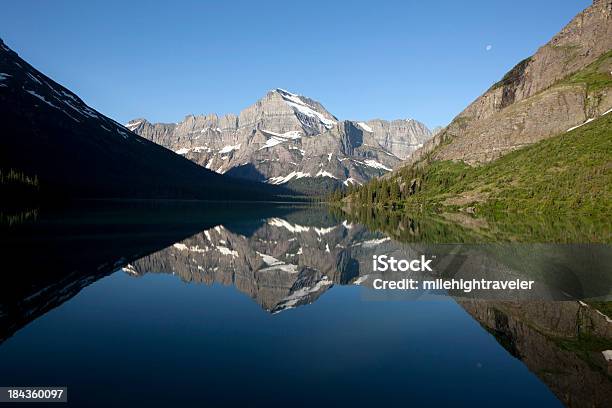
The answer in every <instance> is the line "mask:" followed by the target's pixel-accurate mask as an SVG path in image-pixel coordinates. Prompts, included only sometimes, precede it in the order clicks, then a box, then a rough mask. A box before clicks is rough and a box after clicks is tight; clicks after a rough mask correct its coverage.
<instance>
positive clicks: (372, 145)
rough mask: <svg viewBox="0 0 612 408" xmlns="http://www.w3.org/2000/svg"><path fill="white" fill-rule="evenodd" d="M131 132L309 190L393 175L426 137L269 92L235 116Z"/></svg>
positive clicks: (408, 126) (406, 123)
mask: <svg viewBox="0 0 612 408" xmlns="http://www.w3.org/2000/svg"><path fill="white" fill-rule="evenodd" d="M126 127H127V128H128V129H130V130H132V131H133V132H135V133H137V134H139V135H141V136H143V137H144V138H146V139H149V140H151V141H153V142H155V143H158V144H160V145H162V146H164V147H167V148H169V149H171V150H174V151H175V152H177V153H179V154H181V155H183V156H184V157H186V158H188V159H190V160H192V161H194V162H195V163H198V164H200V165H201V166H204V167H206V168H207V169H211V170H214V171H216V172H218V173H221V174H228V175H231V176H234V177H240V178H246V179H251V180H257V181H267V182H268V183H270V184H283V185H287V186H288V187H291V188H294V189H298V190H302V191H308V190H311V189H312V190H319V191H320V188H321V185H322V184H324V183H327V184H328V185H329V186H330V187H335V186H338V185H341V184H343V185H345V186H348V185H352V184H362V183H364V182H365V181H367V180H370V179H371V178H372V177H375V176H380V175H383V174H385V173H386V172H389V171H391V170H392V169H393V168H394V167H396V166H397V165H399V164H400V162H401V160H402V159H405V158H406V157H408V156H409V155H410V154H411V153H412V152H413V151H414V150H416V149H417V148H418V147H419V146H420V145H422V143H423V142H424V141H425V140H427V139H428V138H429V137H430V136H431V132H430V131H429V129H427V127H426V126H425V125H423V124H422V123H419V122H417V121H415V120H396V121H392V122H387V121H383V120H372V121H367V122H363V121H340V120H338V119H337V118H336V117H335V116H333V115H332V114H331V113H329V112H328V111H327V110H326V109H325V107H324V106H323V105H321V104H320V103H319V102H317V101H315V100H313V99H311V98H308V97H305V96H302V95H297V94H294V93H291V92H289V91H286V90H284V89H274V90H272V91H270V92H268V93H267V94H266V95H265V96H264V97H263V98H262V99H260V100H259V101H257V102H256V103H255V104H253V105H251V106H249V107H248V108H246V109H245V110H243V111H242V112H240V114H239V115H234V114H228V115H224V116H221V117H219V116H217V115H216V114H210V115H201V116H193V115H190V116H187V117H185V119H184V120H183V121H182V122H180V123H176V124H164V123H156V124H153V123H150V122H148V121H147V120H146V119H135V120H132V121H130V122H128V123H127V124H126Z"/></svg>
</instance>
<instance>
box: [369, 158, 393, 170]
mask: <svg viewBox="0 0 612 408" xmlns="http://www.w3.org/2000/svg"><path fill="white" fill-rule="evenodd" d="M363 163H364V164H365V165H366V166H369V167H373V168H375V169H381V170H385V171H391V169H390V168H388V167H387V166H385V165H384V164H381V163H379V162H377V161H376V160H372V159H368V160H364V162H363Z"/></svg>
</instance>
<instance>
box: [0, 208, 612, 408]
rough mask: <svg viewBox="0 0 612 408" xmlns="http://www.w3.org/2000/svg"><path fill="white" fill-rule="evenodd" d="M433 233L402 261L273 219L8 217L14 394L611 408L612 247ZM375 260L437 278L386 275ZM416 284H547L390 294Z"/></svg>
mask: <svg viewBox="0 0 612 408" xmlns="http://www.w3.org/2000/svg"><path fill="white" fill-rule="evenodd" d="M428 225H429V224H428ZM425 229H426V230H427V232H428V233H427V234H425V235H422V233H421V235H419V233H418V232H415V233H414V234H412V235H413V237H414V239H412V240H410V242H408V241H407V240H404V241H403V242H398V241H396V240H394V239H392V238H391V237H390V236H389V235H387V234H385V233H382V232H379V231H376V230H374V229H373V228H371V227H370V229H369V228H366V227H365V226H364V225H363V224H361V223H359V222H357V221H356V220H352V221H349V220H348V219H346V218H343V217H342V216H341V215H338V214H332V213H330V212H329V211H327V210H326V209H323V208H307V207H291V206H283V205H274V206H272V205H267V206H260V205H254V204H249V205H241V206H232V207H229V206H223V205H202V204H195V203H163V202H160V203H131V204H130V205H127V206H126V205H125V204H114V205H113V204H109V203H106V204H104V205H102V204H97V205H93V204H91V203H89V204H87V205H85V204H83V205H80V206H78V207H76V206H75V207H73V208H66V209H61V210H60V209H55V210H33V211H31V212H28V213H23V214H20V215H19V216H12V217H7V216H3V225H2V247H3V253H4V256H3V260H4V267H3V268H2V277H1V280H2V283H1V285H0V287H1V289H0V386H45V385H48V386H67V387H68V400H69V405H73V406H100V407H110V406H124V405H125V406H136V405H146V406H279V405H285V406H331V405H336V406H348V405H350V406H449V405H452V406H470V407H473V406H496V407H506V406H507V407H516V406H537V407H549V406H550V407H557V406H576V407H580V406H595V407H604V406H610V401H612V368H611V367H612V366H611V365H610V362H609V361H606V359H605V355H604V354H603V353H602V351H605V350H612V322H611V321H610V319H609V318H607V317H606V316H605V315H604V314H602V313H600V312H599V311H598V310H597V309H598V308H599V309H601V310H604V309H606V308H607V310H610V306H609V305H610V303H609V301H610V300H611V299H612V297H611V296H610V295H611V293H612V270H611V268H612V248H611V247H610V245H608V244H605V243H604V244H589V243H575V244H573V243H563V244H547V243H511V242H508V243H495V242H476V241H469V240H468V241H469V242H461V241H460V240H457V239H456V238H457V235H456V231H454V230H453V235H452V236H449V235H445V234H447V228H443V227H440V228H437V227H435V226H433V227H431V228H429V227H428V228H425ZM415 231H416V230H415ZM434 232H435V233H434ZM425 236H426V238H427V239H424V238H423V237H425ZM451 238H452V239H451ZM459 242H461V243H459ZM374 255H378V256H380V255H387V256H395V258H398V259H400V258H405V259H416V258H419V257H420V256H426V257H428V258H430V259H432V260H433V261H432V265H433V271H434V272H427V271H424V272H406V273H403V272H398V273H395V272H389V273H387V272H376V271H373V268H372V258H373V256H374ZM403 277H410V278H414V279H419V280H423V279H427V278H431V279H434V278H438V277H444V278H449V277H454V278H457V279H458V278H462V279H473V278H474V279H481V278H482V279H525V280H533V281H534V282H536V283H535V286H534V290H532V291H529V292H526V293H524V292H516V291H515V292H512V293H507V292H504V293H498V292H495V293H493V292H489V293H475V292H472V293H465V292H462V291H451V292H445V291H441V290H438V291H423V290H416V291H390V290H387V291H379V290H374V289H373V288H372V286H373V282H374V280H375V279H377V278H385V279H387V278H388V279H396V278H397V279H399V278H403Z"/></svg>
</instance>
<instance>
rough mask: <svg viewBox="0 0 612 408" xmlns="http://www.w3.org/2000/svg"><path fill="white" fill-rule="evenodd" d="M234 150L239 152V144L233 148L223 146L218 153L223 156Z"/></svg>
mask: <svg viewBox="0 0 612 408" xmlns="http://www.w3.org/2000/svg"><path fill="white" fill-rule="evenodd" d="M234 150H240V143H238V144H237V145H234V146H224V147H223V148H222V149H221V150H219V153H220V154H225V153H229V152H232V151H234Z"/></svg>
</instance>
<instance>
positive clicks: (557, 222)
mask: <svg viewBox="0 0 612 408" xmlns="http://www.w3.org/2000/svg"><path fill="white" fill-rule="evenodd" d="M332 211H333V212H335V213H338V214H344V215H339V216H344V217H345V218H348V219H349V220H351V221H352V222H358V223H361V224H363V225H366V226H367V227H368V228H371V229H375V230H378V231H382V232H384V233H386V234H388V235H389V236H391V237H393V238H394V239H396V240H398V241H401V242H432V243H433V242H436V243H477V242H549V243H551V242H554V243H576V242H580V243H609V242H611V241H612V220H611V219H596V218H589V217H585V216H572V217H560V216H559V215H558V214H553V215H546V214H522V213H521V214H518V213H505V214H504V215H503V216H499V215H497V216H495V217H494V216H491V215H490V216H486V217H480V216H479V217H475V216H474V215H472V214H467V213H443V214H435V213H427V212H406V211H397V210H396V211H391V210H388V209H381V208H376V207H368V206H360V207H351V208H350V209H347V212H346V213H344V212H343V211H341V210H339V209H338V208H334V209H333V210H332Z"/></svg>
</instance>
